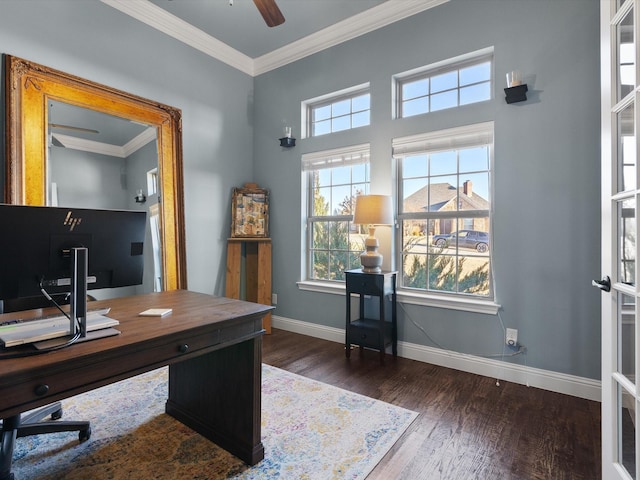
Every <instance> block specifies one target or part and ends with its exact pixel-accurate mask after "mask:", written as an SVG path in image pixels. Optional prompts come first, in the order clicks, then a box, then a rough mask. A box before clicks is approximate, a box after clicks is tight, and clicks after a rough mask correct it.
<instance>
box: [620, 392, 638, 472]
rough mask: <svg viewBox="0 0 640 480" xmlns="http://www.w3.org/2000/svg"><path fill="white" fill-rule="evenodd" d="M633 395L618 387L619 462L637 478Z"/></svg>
mask: <svg viewBox="0 0 640 480" xmlns="http://www.w3.org/2000/svg"><path fill="white" fill-rule="evenodd" d="M635 406H636V403H635V400H634V398H633V395H632V394H631V393H629V392H627V391H626V390H625V389H624V388H622V386H620V385H618V427H619V431H618V439H619V444H618V461H619V462H620V463H621V464H622V465H623V466H624V468H625V469H626V470H627V473H628V474H629V475H630V476H631V478H636V440H635V439H636V427H635Z"/></svg>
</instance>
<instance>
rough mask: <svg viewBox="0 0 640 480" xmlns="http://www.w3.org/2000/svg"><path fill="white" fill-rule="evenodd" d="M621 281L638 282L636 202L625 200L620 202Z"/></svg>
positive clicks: (619, 244) (619, 252) (632, 283)
mask: <svg viewBox="0 0 640 480" xmlns="http://www.w3.org/2000/svg"><path fill="white" fill-rule="evenodd" d="M618 238H619V240H618V260H619V262H620V273H619V275H620V278H619V279H618V281H619V282H623V283H626V284H629V285H635V284H636V202H635V200H634V199H627V200H623V201H622V202H621V203H619V204H618Z"/></svg>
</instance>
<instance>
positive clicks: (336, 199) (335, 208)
mask: <svg viewBox="0 0 640 480" xmlns="http://www.w3.org/2000/svg"><path fill="white" fill-rule="evenodd" d="M350 202H351V186H349V185H341V186H337V187H333V188H332V189H331V208H330V210H329V215H344V214H345V207H346V206H348V205H349V204H350Z"/></svg>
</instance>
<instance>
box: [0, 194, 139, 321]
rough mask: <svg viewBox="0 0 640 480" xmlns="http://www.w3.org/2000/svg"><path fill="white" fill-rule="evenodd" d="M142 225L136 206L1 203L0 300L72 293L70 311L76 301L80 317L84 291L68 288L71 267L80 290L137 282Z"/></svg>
mask: <svg viewBox="0 0 640 480" xmlns="http://www.w3.org/2000/svg"><path fill="white" fill-rule="evenodd" d="M145 225H146V213H145V212H141V211H126V210H93V209H83V208H63V207H41V206H25V205H7V204H0V232H1V233H0V299H3V300H7V301H8V300H11V299H29V298H33V297H38V296H43V295H44V294H43V292H42V290H45V291H46V292H47V294H48V295H51V296H54V295H58V294H65V295H67V294H73V295H71V304H72V310H73V306H74V301H75V302H76V305H80V314H79V316H83V317H84V315H83V314H86V312H83V311H82V309H83V303H84V309H85V310H86V300H85V299H86V296H85V297H84V298H77V297H79V296H80V295H82V293H80V294H78V293H77V292H72V291H71V287H72V280H73V279H74V275H73V270H74V269H75V270H78V269H79V275H75V277H76V278H75V279H76V280H77V282H79V285H76V288H79V289H80V290H83V291H84V292H85V295H86V289H89V290H90V289H97V288H115V287H124V286H129V285H138V284H141V283H142V274H143V270H144V255H143V249H144V238H145ZM78 255H80V263H78V257H77V256H78ZM85 255H86V259H85V260H83V257H84V256H85ZM83 262H84V263H86V276H85V275H84V272H85V264H84V263H83ZM74 296H75V297H76V298H74ZM71 322H72V324H73V322H74V319H73V318H72V319H71Z"/></svg>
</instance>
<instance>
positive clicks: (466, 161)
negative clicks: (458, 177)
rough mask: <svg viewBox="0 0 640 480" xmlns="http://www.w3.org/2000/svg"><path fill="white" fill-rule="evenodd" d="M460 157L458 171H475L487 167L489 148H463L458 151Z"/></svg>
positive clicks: (486, 168)
mask: <svg viewBox="0 0 640 480" xmlns="http://www.w3.org/2000/svg"><path fill="white" fill-rule="evenodd" d="M458 155H459V157H460V172H477V171H478V170H488V169H489V148H488V147H476V148H465V149H464V150H460V151H459V152H458Z"/></svg>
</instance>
